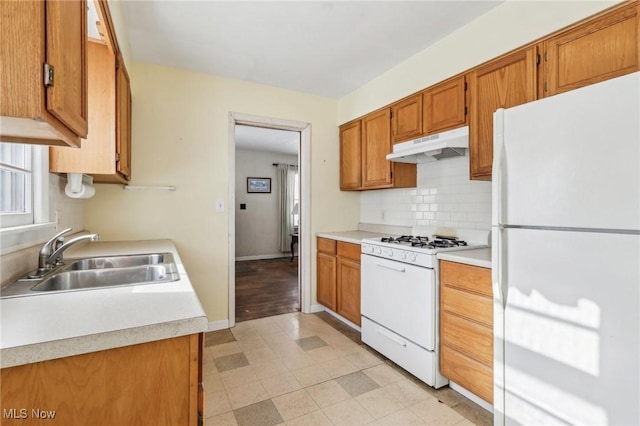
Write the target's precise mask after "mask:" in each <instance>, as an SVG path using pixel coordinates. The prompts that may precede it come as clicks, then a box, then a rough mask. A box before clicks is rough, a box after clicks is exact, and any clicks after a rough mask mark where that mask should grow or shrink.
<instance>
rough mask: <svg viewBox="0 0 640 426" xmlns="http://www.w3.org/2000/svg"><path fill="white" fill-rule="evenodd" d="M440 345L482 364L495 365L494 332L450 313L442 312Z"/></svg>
mask: <svg viewBox="0 0 640 426" xmlns="http://www.w3.org/2000/svg"><path fill="white" fill-rule="evenodd" d="M440 343H441V344H442V345H447V346H449V347H451V348H453V349H455V350H457V351H459V352H462V353H463V354H465V355H467V356H469V357H470V358H473V359H475V360H476V361H480V362H481V363H483V364H485V365H487V366H491V365H493V330H492V329H491V328H490V327H486V326H484V325H481V324H478V323H477V322H473V321H469V320H466V319H464V318H461V317H459V316H457V315H453V314H450V313H448V312H442V315H441V321H440Z"/></svg>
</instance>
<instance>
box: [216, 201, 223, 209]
mask: <svg viewBox="0 0 640 426" xmlns="http://www.w3.org/2000/svg"><path fill="white" fill-rule="evenodd" d="M216 211H217V212H223V211H224V200H223V199H222V198H218V199H217V200H216Z"/></svg>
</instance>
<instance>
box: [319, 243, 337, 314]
mask: <svg viewBox="0 0 640 426" xmlns="http://www.w3.org/2000/svg"><path fill="white" fill-rule="evenodd" d="M316 263H317V269H318V279H317V290H316V298H317V299H318V303H320V304H322V305H324V306H326V307H327V308H329V309H331V310H332V311H335V310H336V305H337V304H336V257H335V256H330V255H328V254H325V253H317V262H316Z"/></svg>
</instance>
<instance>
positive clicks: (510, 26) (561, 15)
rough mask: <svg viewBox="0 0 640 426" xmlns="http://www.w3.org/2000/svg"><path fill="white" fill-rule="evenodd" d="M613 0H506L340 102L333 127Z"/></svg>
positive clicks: (519, 44) (545, 32)
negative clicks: (336, 121) (335, 123)
mask: <svg viewBox="0 0 640 426" xmlns="http://www.w3.org/2000/svg"><path fill="white" fill-rule="evenodd" d="M615 3H618V2H617V1H604V0H602V1H506V2H504V3H503V4H501V5H500V6H498V7H496V8H494V9H492V10H491V11H489V12H487V13H486V14H484V15H482V16H481V17H479V18H477V19H476V20H474V21H472V22H471V23H469V24H467V25H465V26H464V27H463V28H461V29H460V30H458V31H456V32H454V33H452V34H450V35H449V36H447V37H445V38H444V39H442V40H440V41H439V42H437V43H435V44H434V45H432V46H431V47H429V48H427V49H425V50H423V51H422V52H420V53H418V54H416V55H414V56H413V57H411V58H409V59H408V60H406V61H405V62H403V63H401V64H399V65H398V66H396V67H394V68H392V69H391V70H389V71H387V72H386V73H384V74H382V75H381V76H380V77H378V78H376V79H374V80H372V81H371V82H369V83H367V84H365V85H364V86H362V87H361V88H359V89H357V90H355V91H353V92H352V93H350V94H349V95H347V96H345V97H343V98H342V99H340V103H339V106H338V108H339V110H338V123H340V124H341V123H346V122H347V121H349V120H352V119H354V118H357V117H359V116H362V115H364V114H366V113H368V112H371V111H373V110H375V109H377V108H380V107H383V106H385V105H387V104H390V103H392V102H394V101H397V100H399V99H401V98H403V97H405V96H407V95H410V94H411V93H414V92H418V91H420V90H422V89H424V88H426V87H429V86H431V85H433V84H435V83H438V82H440V81H442V80H445V79H446V78H448V77H451V76H453V75H455V74H458V73H461V72H464V71H466V70H468V69H470V68H472V67H474V66H476V65H479V64H481V63H483V62H485V61H488V60H490V59H492V58H495V57H497V56H500V55H501V54H503V53H506V52H508V51H510V50H513V49H515V48H518V47H520V46H522V45H525V44H527V43H529V42H532V41H534V40H536V39H538V38H540V37H543V36H545V35H547V34H550V33H552V32H554V31H556V30H558V29H560V28H562V27H565V26H567V25H570V24H572V23H574V22H576V21H579V20H581V19H583V18H586V17H587V16H590V15H593V14H594V13H597V12H599V11H601V10H603V9H606V8H607V7H609V6H611V5H613V4H615Z"/></svg>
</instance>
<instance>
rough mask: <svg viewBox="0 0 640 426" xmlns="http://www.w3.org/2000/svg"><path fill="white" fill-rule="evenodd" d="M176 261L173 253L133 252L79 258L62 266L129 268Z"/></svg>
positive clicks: (71, 269) (66, 267)
mask: <svg viewBox="0 0 640 426" xmlns="http://www.w3.org/2000/svg"><path fill="white" fill-rule="evenodd" d="M160 263H174V260H173V255H172V254H171V253H154V254H133V255H125V256H105V257H89V258H86V259H79V260H76V261H74V262H73V263H70V264H69V265H67V266H65V267H63V268H62V270H64V271H84V270H88V269H105V268H128V267H132V266H143V265H157V264H160Z"/></svg>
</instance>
